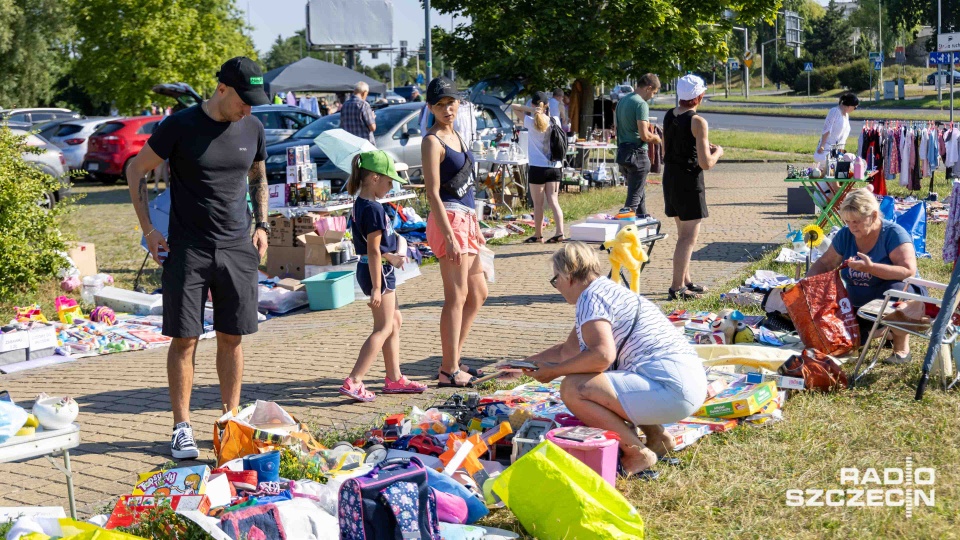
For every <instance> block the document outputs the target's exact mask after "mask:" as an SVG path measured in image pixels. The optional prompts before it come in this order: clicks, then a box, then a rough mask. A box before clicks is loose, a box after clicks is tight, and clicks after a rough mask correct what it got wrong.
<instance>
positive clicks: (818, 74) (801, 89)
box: [793, 66, 840, 94]
mask: <svg viewBox="0 0 960 540" xmlns="http://www.w3.org/2000/svg"><path fill="white" fill-rule="evenodd" d="M838 72H839V70H838V69H837V67H836V66H826V67H822V68H819V69H814V70H813V71H812V72H811V73H810V92H811V93H812V94H820V93H822V92H825V91H827V90H833V89H835V88H839V87H840V80H839V79H838V78H837V73H838ZM793 90H794V91H795V92H797V93H805V92H806V91H807V74H806V72H802V73H800V75H798V76H797V78H796V79H795V80H794V82H793Z"/></svg>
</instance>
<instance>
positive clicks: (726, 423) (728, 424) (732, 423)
mask: <svg viewBox="0 0 960 540" xmlns="http://www.w3.org/2000/svg"><path fill="white" fill-rule="evenodd" d="M678 423H680V424H691V425H700V426H706V427H707V428H708V429H709V430H710V432H711V433H722V432H724V431H730V430H731V429H733V428H735V427H737V426H738V425H739V424H738V423H737V421H736V420H733V419H725V418H697V417H695V416H690V417H688V418H684V419H683V420H681V421H680V422H678Z"/></svg>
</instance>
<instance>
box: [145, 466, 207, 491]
mask: <svg viewBox="0 0 960 540" xmlns="http://www.w3.org/2000/svg"><path fill="white" fill-rule="evenodd" d="M209 477H210V467H207V466H206V465H197V466H194V467H180V468H177V469H167V470H159V471H150V472H146V473H140V476H139V478H137V485H135V486H134V487H133V491H132V492H131V495H158V496H163V497H166V496H169V495H203V494H204V493H205V492H206V490H207V478H209Z"/></svg>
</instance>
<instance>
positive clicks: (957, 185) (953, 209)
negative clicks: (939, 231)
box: [943, 180, 960, 262]
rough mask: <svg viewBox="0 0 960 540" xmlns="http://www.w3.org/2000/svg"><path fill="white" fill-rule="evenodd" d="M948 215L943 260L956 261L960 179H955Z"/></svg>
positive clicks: (959, 212)
mask: <svg viewBox="0 0 960 540" xmlns="http://www.w3.org/2000/svg"><path fill="white" fill-rule="evenodd" d="M949 212H950V213H949V214H948V215H947V228H946V231H944V238H943V261H944V262H956V260H957V251H958V249H957V247H958V242H960V180H954V182H953V192H952V193H951V194H950V210H949Z"/></svg>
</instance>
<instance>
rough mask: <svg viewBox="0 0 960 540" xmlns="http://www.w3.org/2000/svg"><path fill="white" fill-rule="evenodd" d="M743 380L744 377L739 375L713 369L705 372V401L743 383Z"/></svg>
mask: <svg viewBox="0 0 960 540" xmlns="http://www.w3.org/2000/svg"><path fill="white" fill-rule="evenodd" d="M745 378H746V376H745V375H743V374H739V373H726V372H724V371H717V370H714V369H711V370H710V371H707V399H710V398H712V397H713V396H715V395H717V394H719V393H720V392H723V391H724V390H726V389H727V388H730V387H731V386H736V385H737V384H738V383H741V382H743V381H744V379H745Z"/></svg>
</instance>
